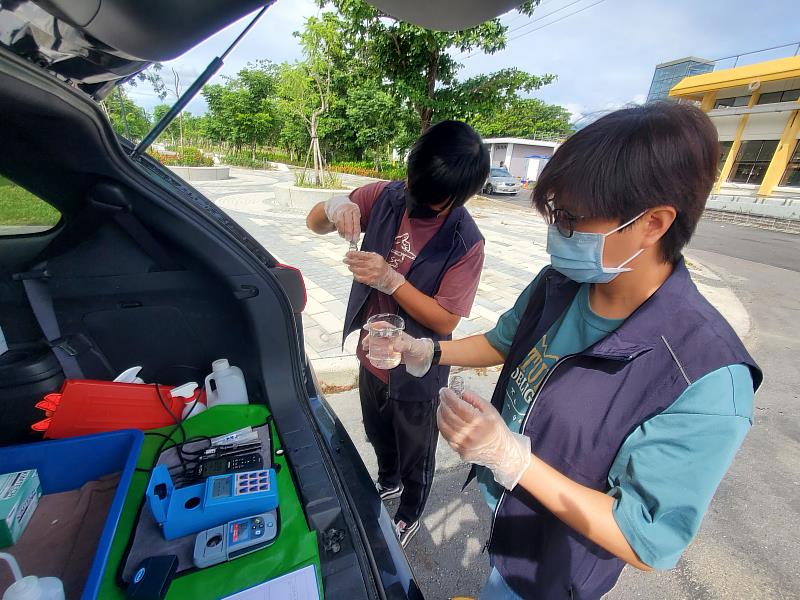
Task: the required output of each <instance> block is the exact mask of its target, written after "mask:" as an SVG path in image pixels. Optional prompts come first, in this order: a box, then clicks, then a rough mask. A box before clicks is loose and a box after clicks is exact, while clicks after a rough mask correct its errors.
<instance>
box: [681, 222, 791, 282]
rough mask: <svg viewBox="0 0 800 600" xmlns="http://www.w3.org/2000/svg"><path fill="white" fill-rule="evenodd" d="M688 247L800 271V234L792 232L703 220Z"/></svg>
mask: <svg viewBox="0 0 800 600" xmlns="http://www.w3.org/2000/svg"><path fill="white" fill-rule="evenodd" d="M689 248H690V251H692V250H703V251H705V252H713V253H715V254H721V255H723V256H730V257H733V258H740V259H743V260H746V261H749V262H754V263H760V264H765V265H770V266H773V267H779V268H782V269H788V270H789V271H795V272H798V271H800V235H795V234H791V233H780V232H777V231H768V230H764V229H757V228H755V227H745V226H744V225H734V224H732V223H721V222H719V221H714V220H712V219H703V220H701V221H700V223H699V224H698V227H697V232H696V233H695V236H694V238H693V239H692V243H691V244H690V246H689Z"/></svg>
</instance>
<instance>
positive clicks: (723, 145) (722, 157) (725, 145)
mask: <svg viewBox="0 0 800 600" xmlns="http://www.w3.org/2000/svg"><path fill="white" fill-rule="evenodd" d="M731 146H733V142H720V143H719V165H718V166H717V177H719V174H720V173H721V172H722V167H723V165H725V161H726V160H727V159H728V154H730V152H731Z"/></svg>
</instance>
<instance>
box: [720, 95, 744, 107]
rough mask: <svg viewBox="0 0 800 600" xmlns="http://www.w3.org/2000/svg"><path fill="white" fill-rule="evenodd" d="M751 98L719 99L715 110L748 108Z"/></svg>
mask: <svg viewBox="0 0 800 600" xmlns="http://www.w3.org/2000/svg"><path fill="white" fill-rule="evenodd" d="M749 102H750V96H734V97H731V98H718V99H717V101H716V103H715V104H714V108H730V107H731V106H747V104H748V103H749Z"/></svg>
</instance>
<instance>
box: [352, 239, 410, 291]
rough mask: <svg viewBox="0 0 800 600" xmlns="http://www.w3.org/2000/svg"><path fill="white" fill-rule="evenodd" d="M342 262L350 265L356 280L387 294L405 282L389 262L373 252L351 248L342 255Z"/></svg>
mask: <svg viewBox="0 0 800 600" xmlns="http://www.w3.org/2000/svg"><path fill="white" fill-rule="evenodd" d="M343 262H344V264H346V265H347V266H348V267H350V271H351V272H352V273H353V278H354V279H355V280H356V281H358V282H359V283H363V284H364V285H368V286H370V287H372V288H375V289H376V290H378V291H379V292H383V293H384V294H388V295H389V296H391V295H392V294H394V293H395V292H396V291H397V288H399V287H400V286H401V285H403V284H404V283H405V282H406V278H405V277H403V276H402V275H400V273H398V272H397V271H395V270H394V269H393V268H392V267H390V266H389V263H387V262H386V261H385V260H384V258H383V257H382V256H381V255H380V254H377V253H375V252H358V251H355V250H351V251H350V252H348V253H347V254H345V255H344V261H343Z"/></svg>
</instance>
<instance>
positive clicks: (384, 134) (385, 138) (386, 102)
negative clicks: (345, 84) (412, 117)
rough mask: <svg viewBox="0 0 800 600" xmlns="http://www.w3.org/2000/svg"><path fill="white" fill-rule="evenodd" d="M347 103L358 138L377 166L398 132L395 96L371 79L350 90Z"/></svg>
mask: <svg viewBox="0 0 800 600" xmlns="http://www.w3.org/2000/svg"><path fill="white" fill-rule="evenodd" d="M346 104H347V109H346V114H347V118H348V120H349V122H350V123H352V125H353V130H354V132H355V141H356V142H357V143H358V144H359V145H360V146H362V147H363V148H365V149H366V150H367V151H368V152H369V154H370V155H371V156H372V160H373V162H374V163H375V168H376V169H377V168H379V167H380V161H381V159H382V158H384V157H385V156H386V155H387V154H388V153H389V152H390V148H389V146H390V145H391V143H392V141H393V140H394V139H395V137H396V135H397V132H398V121H397V112H398V111H397V108H398V107H397V104H396V102H395V99H394V97H393V96H392V94H390V93H389V92H388V91H386V90H384V89H383V88H382V87H381V86H380V85H378V84H377V83H376V82H374V81H368V82H366V83H365V84H364V85H362V86H360V87H355V88H352V89H350V90H349V91H348V94H347V102H346Z"/></svg>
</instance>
